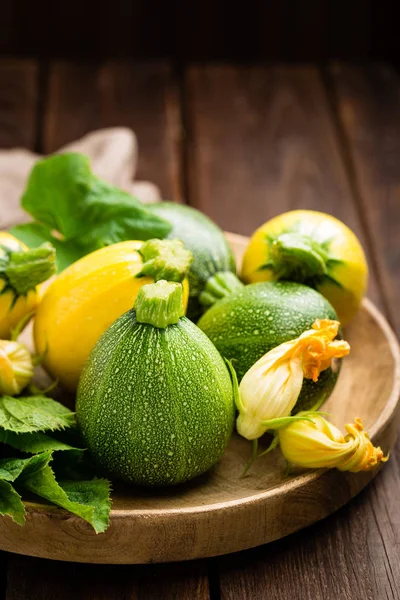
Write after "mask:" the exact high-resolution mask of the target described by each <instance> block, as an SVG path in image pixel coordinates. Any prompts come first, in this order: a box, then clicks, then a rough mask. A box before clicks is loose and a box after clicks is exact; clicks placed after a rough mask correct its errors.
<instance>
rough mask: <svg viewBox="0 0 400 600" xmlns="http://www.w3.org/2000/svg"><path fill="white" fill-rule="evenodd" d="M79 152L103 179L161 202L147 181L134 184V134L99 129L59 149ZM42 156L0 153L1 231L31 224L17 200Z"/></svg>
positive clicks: (24, 152)
mask: <svg viewBox="0 0 400 600" xmlns="http://www.w3.org/2000/svg"><path fill="white" fill-rule="evenodd" d="M61 152H81V153H82V154H86V155H87V156H88V157H89V159H90V162H91V165H92V169H93V172H94V173H95V174H96V175H98V176H99V177H101V178H102V179H104V180H106V181H108V182H109V183H112V184H113V185H116V186H118V187H120V188H122V189H123V190H125V191H127V192H129V193H130V194H132V195H133V196H136V198H138V199H139V200H141V201H142V202H157V201H158V200H160V199H161V197H160V192H159V190H158V188H157V187H156V186H155V185H154V184H152V183H150V182H147V181H135V174H136V168H137V161H138V144H137V139H136V135H135V134H134V132H133V131H131V130H130V129H126V128H123V127H117V128H112V129H100V130H98V131H93V132H92V133H89V134H88V135H85V136H84V137H83V138H81V139H80V140H77V141H75V142H73V143H72V144H68V145H67V146H64V147H63V148H60V149H59V150H58V153H61ZM39 158H41V156H39V155H38V154H34V153H33V152H30V151H29V150H23V149H20V148H16V149H14V150H0V229H7V228H8V227H11V226H12V225H15V224H16V223H24V222H26V221H30V220H31V217H30V216H29V215H27V214H26V213H25V212H24V211H23V210H22V209H21V207H20V198H21V195H22V192H23V190H24V188H25V183H26V179H27V176H28V175H29V172H30V170H31V169H32V167H33V165H34V164H35V162H36V161H37V160H39Z"/></svg>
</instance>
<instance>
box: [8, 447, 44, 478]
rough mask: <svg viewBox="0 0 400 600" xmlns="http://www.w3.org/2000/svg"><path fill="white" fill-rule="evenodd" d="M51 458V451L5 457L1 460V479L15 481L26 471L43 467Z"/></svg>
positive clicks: (29, 471)
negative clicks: (23, 456) (20, 456)
mask: <svg viewBox="0 0 400 600" xmlns="http://www.w3.org/2000/svg"><path fill="white" fill-rule="evenodd" d="M50 459H51V452H44V453H43V454H36V455H34V456H31V457H29V458H3V459H1V460H0V479H1V480H3V481H15V480H16V479H18V477H19V476H20V475H21V474H22V473H23V472H24V471H26V472H27V473H32V472H33V471H35V469H41V468H42V467H43V466H45V465H46V464H47V463H48V462H49V461H50Z"/></svg>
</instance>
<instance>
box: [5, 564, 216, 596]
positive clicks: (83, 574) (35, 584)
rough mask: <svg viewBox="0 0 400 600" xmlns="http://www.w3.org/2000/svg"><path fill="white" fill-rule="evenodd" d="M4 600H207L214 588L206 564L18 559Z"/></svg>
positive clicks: (9, 579) (9, 574)
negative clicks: (121, 564)
mask: <svg viewBox="0 0 400 600" xmlns="http://www.w3.org/2000/svg"><path fill="white" fill-rule="evenodd" d="M22 574H23V575H22ZM21 575H22V576H21ZM5 598H6V600H55V599H57V600H71V599H74V600H122V599H123V600H142V599H143V600H146V599H149V600H178V599H179V600H208V599H209V590H208V581H207V572H206V565H205V563H204V562H195V563H186V564H179V565H157V566H143V567H142V566H135V567H132V566H129V567H124V566H109V565H106V566H102V567H99V566H95V565H83V564H74V563H58V562H54V561H48V560H41V559H35V558H28V557H21V556H13V557H12V560H11V561H10V568H9V572H8V586H7V595H6V597H5Z"/></svg>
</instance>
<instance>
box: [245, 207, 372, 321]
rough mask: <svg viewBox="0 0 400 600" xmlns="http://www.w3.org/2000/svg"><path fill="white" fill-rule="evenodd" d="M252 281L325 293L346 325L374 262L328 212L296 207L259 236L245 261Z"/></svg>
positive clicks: (251, 242)
mask: <svg viewBox="0 0 400 600" xmlns="http://www.w3.org/2000/svg"><path fill="white" fill-rule="evenodd" d="M242 279H243V281H245V282H246V283H254V282H257V281H271V280H279V279H285V280H292V281H297V282H300V283H305V284H307V285H310V286H311V287H314V288H315V289H317V290H318V291H319V292H320V293H321V294H323V295H324V296H325V297H326V298H327V299H328V300H329V302H330V303H331V304H332V306H333V307H334V309H335V310H336V312H337V314H338V317H339V321H340V322H341V324H342V325H346V323H348V322H349V321H350V320H351V319H352V318H353V316H354V315H355V313H356V312H357V310H358V308H359V305H360V302H361V300H362V298H363V296H364V294H365V291H366V287H367V283H368V266H367V261H366V258H365V254H364V251H363V249H362V247H361V244H360V242H359V241H358V239H357V237H356V236H355V234H354V233H353V232H352V231H351V230H350V229H349V228H348V227H347V226H346V225H344V223H342V222H341V221H339V220H338V219H336V218H335V217H332V216H331V215H327V214H325V213H321V212H316V211H312V210H294V211H291V212H287V213H284V214H282V215H279V216H277V217H275V218H274V219H271V220H270V221H268V222H267V223H265V224H264V225H262V226H261V227H260V228H259V229H257V231H256V232H255V233H254V234H253V236H252V238H251V240H250V243H249V246H248V247H247V250H246V253H245V255H244V259H243V266H242Z"/></svg>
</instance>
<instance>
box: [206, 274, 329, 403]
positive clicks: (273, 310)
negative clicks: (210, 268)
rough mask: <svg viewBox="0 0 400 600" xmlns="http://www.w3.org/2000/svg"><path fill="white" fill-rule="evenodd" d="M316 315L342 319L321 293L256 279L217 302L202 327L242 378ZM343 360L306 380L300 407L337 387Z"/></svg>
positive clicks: (310, 324)
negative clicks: (314, 377) (256, 281)
mask: <svg viewBox="0 0 400 600" xmlns="http://www.w3.org/2000/svg"><path fill="white" fill-rule="evenodd" d="M316 319H337V316H336V313H335V310H334V309H333V308H332V306H331V305H330V303H329V302H328V300H326V299H325V298H324V297H323V296H322V295H321V294H320V293H319V292H317V291H315V290H313V289H311V288H310V287H308V286H305V285H302V284H299V283H293V282H286V281H282V282H263V283H253V284H250V285H247V286H245V287H243V288H242V289H241V290H239V291H237V292H234V293H232V294H230V295H228V296H226V297H225V298H223V299H222V300H219V301H218V302H217V303H216V304H214V305H213V306H212V307H211V308H210V309H209V310H208V311H207V312H206V313H205V314H204V315H203V316H202V317H201V319H200V320H199V322H198V326H199V327H200V329H202V331H204V333H205V334H206V335H207V336H208V337H209V338H210V340H211V341H212V342H213V344H214V345H215V346H216V348H217V349H218V350H219V352H220V353H221V354H222V356H224V357H225V358H226V359H228V360H232V365H233V367H234V368H235V370H236V373H237V376H238V379H239V381H240V380H241V379H242V377H243V375H244V374H245V373H246V371H248V370H249V369H250V367H251V366H252V365H254V363H256V362H257V360H259V359H260V358H261V357H262V356H264V354H266V353H267V352H269V351H270V350H272V348H275V347H276V346H279V345H280V344H282V343H283V342H287V341H289V340H291V339H294V338H296V337H298V336H299V335H300V334H302V333H303V331H305V330H307V329H310V328H311V326H312V324H313V323H314V321H315V320H316ZM339 366H340V363H339V362H335V363H334V365H333V366H332V367H331V368H329V369H326V370H325V371H323V372H322V373H321V375H320V377H319V380H318V382H316V383H314V382H313V381H311V380H305V381H304V383H303V387H302V391H301V394H300V396H299V400H298V405H297V406H296V410H299V409H300V408H301V410H305V409H307V408H311V407H312V406H314V405H315V404H316V403H317V402H318V401H320V400H321V399H323V398H324V399H325V398H327V397H328V396H329V395H330V393H331V392H332V390H333V388H334V385H335V383H336V379H337V377H338V372H339ZM299 407H300V408H299Z"/></svg>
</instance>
